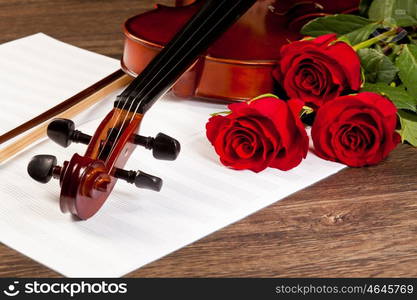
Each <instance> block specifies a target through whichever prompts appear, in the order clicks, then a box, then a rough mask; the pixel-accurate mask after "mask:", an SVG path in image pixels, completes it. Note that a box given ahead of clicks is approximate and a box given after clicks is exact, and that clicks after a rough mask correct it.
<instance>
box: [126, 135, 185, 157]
mask: <svg viewBox="0 0 417 300" xmlns="http://www.w3.org/2000/svg"><path fill="white" fill-rule="evenodd" d="M133 142H134V143H135V144H136V145H141V146H144V147H145V148H146V149H152V155H153V157H155V158H156V159H162V160H175V159H176V158H177V157H178V154H179V153H180V150H181V144H180V143H179V142H178V141H177V140H176V139H174V138H172V137H170V136H168V135H166V134H163V133H158V134H157V135H156V137H155V138H153V137H145V136H141V135H137V134H136V135H135V136H134V140H133Z"/></svg>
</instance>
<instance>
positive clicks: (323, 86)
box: [273, 34, 361, 108]
mask: <svg viewBox="0 0 417 300" xmlns="http://www.w3.org/2000/svg"><path fill="white" fill-rule="evenodd" d="M273 76H274V77H275V79H276V80H277V81H278V82H279V83H280V85H281V86H282V88H283V89H284V90H285V92H286V93H287V95H288V96H289V98H298V99H302V100H303V101H305V102H307V103H309V104H310V105H311V106H313V107H316V108H317V107H320V106H321V105H322V104H324V103H325V102H327V101H328V100H331V99H334V98H335V97H338V96H340V95H341V93H342V92H343V91H345V90H352V91H358V90H359V89H360V86H361V63H360V60H359V57H358V55H357V54H356V52H355V50H353V48H352V47H351V46H349V45H348V44H346V43H344V42H340V41H337V40H336V35H335V34H326V35H323V36H320V37H318V38H315V39H313V40H301V41H297V42H293V43H291V44H288V45H285V46H283V47H282V48H281V60H280V65H279V67H278V68H276V69H275V70H274V72H273Z"/></svg>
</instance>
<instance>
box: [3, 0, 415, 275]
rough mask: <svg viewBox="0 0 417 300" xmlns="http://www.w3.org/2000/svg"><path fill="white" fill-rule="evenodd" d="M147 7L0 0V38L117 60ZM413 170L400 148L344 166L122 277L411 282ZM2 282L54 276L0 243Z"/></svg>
mask: <svg viewBox="0 0 417 300" xmlns="http://www.w3.org/2000/svg"><path fill="white" fill-rule="evenodd" d="M159 2H160V3H161V2H164V3H166V4H168V3H170V1H159ZM153 4H154V1H151V0H148V1H138V0H137V1H127V0H118V1H110V0H109V1H98V0H89V1H87V0H79V1H75V0H65V1H64V0H61V1H51V0H37V1H35V0H33V1H30V0H24V1H23V0H21V1H18V0H0V32H2V35H1V36H0V41H1V42H5V41H8V40H13V39H15V38H18V37H22V36H25V35H28V34H32V33H35V32H38V31H42V32H45V33H46V34H49V35H52V36H53V37H56V38H58V39H61V40H63V41H64V42H68V43H71V44H74V45H77V46H80V47H83V48H86V49H89V50H92V51H96V52H98V53H102V54H105V55H109V56H112V57H115V58H120V56H121V54H122V39H123V37H122V36H121V33H120V24H121V23H122V22H123V20H124V19H125V18H126V17H128V16H130V15H133V14H137V13H139V12H141V11H144V10H145V9H149V8H151V7H152V5H153ZM416 167H417V149H414V148H411V147H410V146H406V145H402V146H399V147H398V148H397V149H396V150H395V151H394V152H393V153H392V154H391V155H390V157H389V158H388V159H387V160H386V161H384V162H382V163H381V164H379V165H378V166H375V167H370V168H361V169H344V170H343V171H341V172H339V173H338V174H336V175H334V176H331V177H329V178H327V179H325V180H323V181H321V182H319V183H317V184H315V185H313V186H310V187H308V188H307V189H305V190H302V191H300V192H298V193H296V194H294V195H292V196H290V197H287V198H286V199H284V200H282V201H279V202H277V203H275V204H273V205H271V206H269V207H267V208H265V209H263V210H261V211H259V212H257V213H255V214H253V215H252V216H250V217H248V218H245V219H243V220H241V221H239V222H237V223H235V224H233V225H231V226H228V227H226V228H224V229H223V230H220V231H218V232H216V233H214V234H212V235H210V236H208V237H206V238H204V239H202V240H200V241H198V242H196V243H193V244H191V245H189V246H187V247H185V248H183V249H181V250H179V251H176V252H175V253H173V254H171V255H168V256H166V257H165V258H162V259H160V260H158V261H156V262H154V263H151V264H149V265H147V266H145V267H143V268H141V269H139V270H137V271H135V272H133V273H131V274H129V275H128V276H135V277H139V276H140V277H183V276H186V277H188V276H190V277H191V276H192V277H204V276H210V277H223V276H228V277H230V276H233V277H250V276H257V277H268V276H272V277H287V276H293V277H327V276H335V277H353V276H360V277H383V276H392V277H402V276H410V277H416V276H417V239H416V238H415V237H416V234H417V193H416V189H417V174H416ZM63 259H65V257H63ZM0 276H18V277H24V276H26V277H28V276H29V277H56V276H59V274H57V273H55V272H53V271H51V270H49V269H48V268H46V267H44V266H42V265H40V264H38V263H36V262H34V261H32V260H31V259H29V258H27V257H25V256H23V255H21V254H18V253H16V252H15V251H14V250H12V249H9V248H7V247H6V246H4V245H0Z"/></svg>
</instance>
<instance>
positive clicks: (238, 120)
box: [206, 97, 308, 172]
mask: <svg viewBox="0 0 417 300" xmlns="http://www.w3.org/2000/svg"><path fill="white" fill-rule="evenodd" d="M302 106H303V102H301V101H299V100H290V101H288V102H285V101H283V100H280V99H277V98H274V97H263V98H260V99H259V98H258V99H256V100H252V101H249V102H241V103H234V104H230V105H229V109H230V110H231V113H230V114H228V115H226V116H214V117H211V118H210V119H209V121H208V123H207V125H206V129H207V138H208V139H209V141H210V142H211V144H212V145H213V146H214V149H215V151H216V153H217V154H218V155H219V156H220V161H221V162H222V163H223V164H224V165H225V166H228V167H230V168H233V169H236V170H243V169H249V170H252V171H254V172H260V171H262V170H264V169H265V168H267V167H272V168H277V169H280V170H289V169H292V168H294V167H296V166H297V165H298V164H300V162H301V161H302V159H303V158H305V157H306V155H307V151H308V137H307V133H306V130H305V128H304V125H303V124H302V122H301V121H300V118H299V113H300V111H301V109H302Z"/></svg>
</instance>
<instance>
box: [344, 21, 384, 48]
mask: <svg viewBox="0 0 417 300" xmlns="http://www.w3.org/2000/svg"><path fill="white" fill-rule="evenodd" d="M380 27H381V24H377V23H370V24H368V25H365V26H363V27H361V28H359V29H356V30H354V31H352V32H349V33H347V34H345V35H343V36H341V37H340V38H344V37H346V38H347V39H348V40H349V41H350V43H351V44H352V45H357V44H359V43H361V42H363V41H366V40H367V39H369V36H370V35H371V34H372V33H373V32H375V30H377V29H378V28H380Z"/></svg>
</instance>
